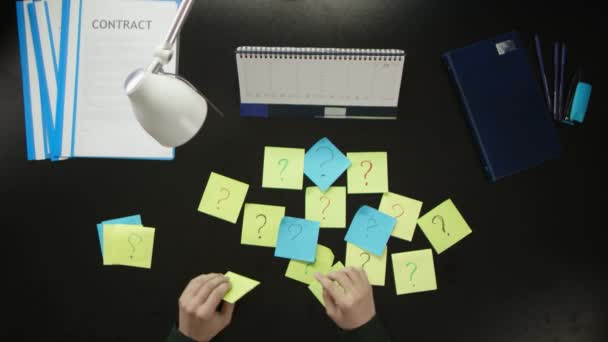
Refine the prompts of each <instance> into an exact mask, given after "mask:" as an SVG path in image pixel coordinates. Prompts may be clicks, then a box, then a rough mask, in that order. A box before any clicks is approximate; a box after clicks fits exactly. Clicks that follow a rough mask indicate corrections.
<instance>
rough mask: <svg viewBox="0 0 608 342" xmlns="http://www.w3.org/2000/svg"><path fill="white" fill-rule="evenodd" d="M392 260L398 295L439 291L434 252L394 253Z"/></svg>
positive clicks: (428, 250)
mask: <svg viewBox="0 0 608 342" xmlns="http://www.w3.org/2000/svg"><path fill="white" fill-rule="evenodd" d="M391 259H392V260H393V273H394V276H395V289H396V290H397V295H402V294H407V293H414V292H423V291H432V290H437V280H436V279H435V265H434V264H433V251H432V250H430V249H423V250H419V251H413V252H404V253H393V254H392V255H391Z"/></svg>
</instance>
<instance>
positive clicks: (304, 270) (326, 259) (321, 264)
mask: <svg viewBox="0 0 608 342" xmlns="http://www.w3.org/2000/svg"><path fill="white" fill-rule="evenodd" d="M333 263H334V253H333V252H332V251H331V249H329V248H327V247H325V246H322V245H317V254H316V255H315V262H314V263H307V262H303V261H298V260H291V261H290V262H289V265H287V271H286V272H285V276H286V277H287V278H291V279H294V280H297V281H300V282H303V283H305V284H312V283H313V282H315V281H316V280H315V273H322V274H325V273H327V272H328V271H329V270H330V269H331V265H332V264H333Z"/></svg>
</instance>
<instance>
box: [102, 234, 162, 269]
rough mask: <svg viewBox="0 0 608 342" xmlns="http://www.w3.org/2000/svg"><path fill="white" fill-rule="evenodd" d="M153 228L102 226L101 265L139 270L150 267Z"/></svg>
mask: <svg viewBox="0 0 608 342" xmlns="http://www.w3.org/2000/svg"><path fill="white" fill-rule="evenodd" d="M154 231H155V229H154V228H149V227H142V226H135V225H127V224H104V225H103V254H104V258H103V264H104V265H124V266H133V267H141V268H150V267H151V266H152V251H153V249H154Z"/></svg>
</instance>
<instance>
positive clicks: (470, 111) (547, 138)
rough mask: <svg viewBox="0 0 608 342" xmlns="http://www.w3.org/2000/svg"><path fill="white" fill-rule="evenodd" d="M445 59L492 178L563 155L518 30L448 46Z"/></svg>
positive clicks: (498, 177)
mask: <svg viewBox="0 0 608 342" xmlns="http://www.w3.org/2000/svg"><path fill="white" fill-rule="evenodd" d="M443 60H444V61H445V63H446V64H447V66H448V69H449V72H450V75H451V77H452V79H453V81H454V83H455V85H456V89H457V91H458V93H459V94H460V99H461V101H462V104H463V106H464V109H465V111H466V116H467V117H468V120H469V124H470V126H471V129H472V131H473V136H474V138H475V139H476V141H477V144H478V145H479V149H480V151H481V156H482V162H483V164H484V168H485V170H486V173H487V174H488V176H489V178H490V179H491V180H492V181H496V180H497V179H500V178H502V177H505V176H509V175H512V174H515V173H517V172H520V171H523V170H526V169H528V168H531V167H534V166H537V165H539V164H541V163H542V162H544V161H546V160H549V159H554V158H557V157H558V156H559V154H560V145H559V142H558V138H557V134H556V131H555V128H554V127H553V123H552V122H551V116H550V115H549V112H548V110H547V107H546V105H545V100H544V98H543V95H542V93H541V89H540V86H539V85H538V83H537V81H536V79H535V78H534V73H533V69H532V66H531V64H530V62H529V60H528V53H527V51H526V49H525V48H524V46H523V44H522V42H521V40H520V38H519V34H518V33H517V32H510V33H506V34H503V35H500V36H498V37H495V38H492V39H488V40H484V41H481V42H477V43H475V44H472V45H469V46H467V47H464V48H461V49H456V50H453V51H449V52H447V53H445V54H444V55H443Z"/></svg>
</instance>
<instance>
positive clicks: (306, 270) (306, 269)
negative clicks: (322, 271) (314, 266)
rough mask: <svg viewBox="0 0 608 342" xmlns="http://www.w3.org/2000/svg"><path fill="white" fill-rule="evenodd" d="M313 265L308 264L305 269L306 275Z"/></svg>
mask: <svg viewBox="0 0 608 342" xmlns="http://www.w3.org/2000/svg"><path fill="white" fill-rule="evenodd" d="M310 265H311V264H306V267H305V268H304V274H308V268H309V267H310Z"/></svg>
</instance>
